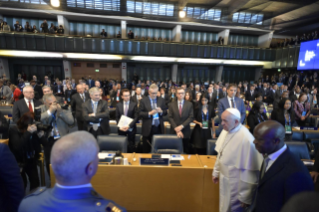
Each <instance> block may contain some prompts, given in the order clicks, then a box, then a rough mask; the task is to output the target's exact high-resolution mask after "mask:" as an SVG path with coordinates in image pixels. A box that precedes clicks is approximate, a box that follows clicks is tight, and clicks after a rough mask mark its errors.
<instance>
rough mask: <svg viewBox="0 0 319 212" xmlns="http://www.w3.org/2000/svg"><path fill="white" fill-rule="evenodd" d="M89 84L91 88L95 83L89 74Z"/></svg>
mask: <svg viewBox="0 0 319 212" xmlns="http://www.w3.org/2000/svg"><path fill="white" fill-rule="evenodd" d="M87 85H88V86H89V88H92V87H94V85H95V82H94V80H92V78H91V76H89V79H88V80H87Z"/></svg>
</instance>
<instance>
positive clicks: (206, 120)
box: [202, 110, 209, 121]
mask: <svg viewBox="0 0 319 212" xmlns="http://www.w3.org/2000/svg"><path fill="white" fill-rule="evenodd" d="M208 113H209V112H208V110H207V113H206V121H208V115H209V114H208ZM204 120H205V119H204V112H203V111H202V121H204Z"/></svg>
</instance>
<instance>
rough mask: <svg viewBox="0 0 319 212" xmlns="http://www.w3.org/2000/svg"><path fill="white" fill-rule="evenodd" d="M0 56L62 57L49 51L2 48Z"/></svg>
mask: <svg viewBox="0 0 319 212" xmlns="http://www.w3.org/2000/svg"><path fill="white" fill-rule="evenodd" d="M0 56H6V57H49V58H63V55H62V54H59V53H51V52H34V51H14V50H13V51H12V50H2V51H0Z"/></svg>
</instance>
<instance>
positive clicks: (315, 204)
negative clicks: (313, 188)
mask: <svg viewBox="0 0 319 212" xmlns="http://www.w3.org/2000/svg"><path fill="white" fill-rule="evenodd" d="M318 199H319V193H318V192H302V193H300V194H297V195H295V196H293V197H292V198H291V199H290V200H289V201H288V202H287V203H286V204H285V205H284V207H283V208H282V209H281V211H280V212H301V211H302V212H303V211H305V212H317V211H318V208H319V201H318Z"/></svg>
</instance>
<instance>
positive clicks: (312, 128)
mask: <svg viewBox="0 0 319 212" xmlns="http://www.w3.org/2000/svg"><path fill="white" fill-rule="evenodd" d="M300 129H301V130H318V127H300Z"/></svg>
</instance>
